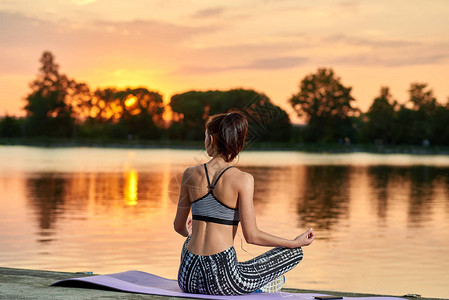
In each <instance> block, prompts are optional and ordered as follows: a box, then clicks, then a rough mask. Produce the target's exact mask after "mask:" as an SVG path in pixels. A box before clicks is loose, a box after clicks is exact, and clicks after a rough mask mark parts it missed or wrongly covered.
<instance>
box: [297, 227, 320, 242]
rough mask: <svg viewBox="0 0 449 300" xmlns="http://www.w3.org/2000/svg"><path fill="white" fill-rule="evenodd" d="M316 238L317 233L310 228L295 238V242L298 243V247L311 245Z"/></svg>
mask: <svg viewBox="0 0 449 300" xmlns="http://www.w3.org/2000/svg"><path fill="white" fill-rule="evenodd" d="M314 239H315V233H314V232H313V229H312V228H310V229H309V230H307V231H305V232H303V233H301V234H300V235H298V236H297V237H296V238H295V240H294V241H295V244H297V245H298V246H297V247H304V246H309V245H310V244H312V242H313V240H314Z"/></svg>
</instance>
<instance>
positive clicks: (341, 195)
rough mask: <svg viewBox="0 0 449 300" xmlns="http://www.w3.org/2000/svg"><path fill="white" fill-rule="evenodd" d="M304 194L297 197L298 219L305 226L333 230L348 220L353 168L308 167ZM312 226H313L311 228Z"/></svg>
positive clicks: (305, 174)
mask: <svg viewBox="0 0 449 300" xmlns="http://www.w3.org/2000/svg"><path fill="white" fill-rule="evenodd" d="M304 168H305V172H304V176H305V179H304V185H303V189H302V193H301V194H300V195H298V196H297V197H298V198H297V203H298V207H297V210H298V215H299V217H300V218H299V219H300V221H301V223H302V224H303V226H307V225H308V224H310V225H312V226H313V227H316V228H321V229H325V230H332V229H333V228H334V227H335V226H336V225H337V224H338V223H339V220H341V219H345V218H347V216H348V206H349V204H350V201H351V198H350V195H349V189H350V187H351V184H357V182H353V181H351V180H350V176H351V172H353V171H354V170H353V168H352V167H346V166H306V167H304ZM310 225H309V226H310Z"/></svg>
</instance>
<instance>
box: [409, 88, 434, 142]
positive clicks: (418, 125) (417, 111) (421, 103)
mask: <svg viewBox="0 0 449 300" xmlns="http://www.w3.org/2000/svg"><path fill="white" fill-rule="evenodd" d="M426 88H427V84H426V83H412V84H411V85H410V89H409V100H408V104H411V106H412V109H411V112H410V114H411V115H412V118H411V120H410V122H409V123H407V124H408V125H407V126H408V128H409V137H410V140H408V141H407V142H408V143H412V144H421V143H423V142H424V141H426V140H427V141H430V139H431V137H432V131H433V128H435V124H434V120H435V118H434V116H435V114H436V111H437V107H438V103H437V100H436V98H435V97H434V95H433V91H432V90H431V89H428V90H426Z"/></svg>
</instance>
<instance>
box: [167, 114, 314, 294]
mask: <svg viewBox="0 0 449 300" xmlns="http://www.w3.org/2000/svg"><path fill="white" fill-rule="evenodd" d="M247 130H248V122H247V120H246V118H245V116H244V115H242V114H241V113H238V112H232V113H229V114H219V115H215V116H212V117H210V118H209V120H208V121H207V123H206V131H205V139H204V145H205V148H206V151H207V154H208V155H209V156H210V157H212V159H211V160H210V161H209V162H207V163H206V164H204V165H198V166H195V167H190V168H187V169H186V170H185V171H184V174H183V177H182V183H181V191H180V197H179V203H178V208H177V213H176V217H175V221H174V228H175V230H176V232H178V233H179V234H181V235H182V236H185V237H187V240H186V241H185V243H184V246H183V249H182V254H181V265H180V267H179V273H178V284H179V286H180V288H181V289H182V290H183V291H185V292H188V293H202V294H211V295H240V294H246V293H252V292H254V291H258V290H259V289H261V288H262V287H263V286H266V285H267V284H268V283H270V282H272V281H273V280H275V279H276V278H278V279H277V280H285V279H284V278H283V274H284V273H285V272H287V271H289V270H291V269H292V268H293V267H295V266H296V265H297V264H298V263H299V262H300V261H301V259H302V256H303V254H302V249H301V247H303V246H308V245H310V244H311V243H312V241H313V240H314V238H315V234H314V232H313V230H312V229H309V230H307V231H306V232H304V233H302V234H300V235H299V236H297V237H296V238H295V239H293V240H289V239H284V238H281V237H277V236H274V235H271V234H269V233H266V232H264V231H262V230H260V229H259V228H258V227H257V223H256V216H255V213H254V206H253V192H254V179H253V177H252V176H251V175H250V174H248V173H245V172H242V171H240V170H238V169H237V168H235V167H233V166H232V165H231V163H232V162H233V160H234V158H235V157H236V156H237V155H238V153H239V152H240V151H241V150H242V149H243V145H244V142H245V138H246V133H247ZM190 210H192V219H193V220H190V219H189V220H188V216H189V213H190ZM239 221H241V225H242V231H243V235H244V237H245V240H246V241H247V242H248V243H250V244H255V245H260V246H268V247H276V248H274V249H272V250H270V251H268V252H266V253H264V254H262V255H260V256H258V257H255V258H254V259H251V260H249V261H246V262H238V261H237V257H236V253H235V249H234V247H233V243H234V238H235V235H236V233H237V227H238V223H239ZM279 278H280V279H279Z"/></svg>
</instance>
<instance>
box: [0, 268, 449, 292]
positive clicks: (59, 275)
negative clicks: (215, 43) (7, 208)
mask: <svg viewBox="0 0 449 300" xmlns="http://www.w3.org/2000/svg"><path fill="white" fill-rule="evenodd" d="M82 276H89V275H84V274H78V273H68V272H53V271H40V270H27V269H14V268H1V267H0V299H8V300H9V299H11V300H13V299H69V300H70V299H73V300H75V299H76V300H78V299H131V300H133V299H189V298H175V297H165V296H156V295H142V294H131V293H121V292H115V291H107V290H94V289H81V288H67V287H51V286H50V284H52V283H53V282H55V281H58V280H61V279H67V278H74V277H82ZM283 291H286V292H291V293H313V292H315V293H322V294H332V295H340V296H346V297H351V296H352V297H355V296H357V297H363V296H380V295H373V294H357V293H344V292H335V291H321V290H320V291H317V290H301V289H283ZM382 296H385V295H382ZM396 296H397V295H396ZM409 299H425V300H440V299H437V298H420V297H419V298H409Z"/></svg>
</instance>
